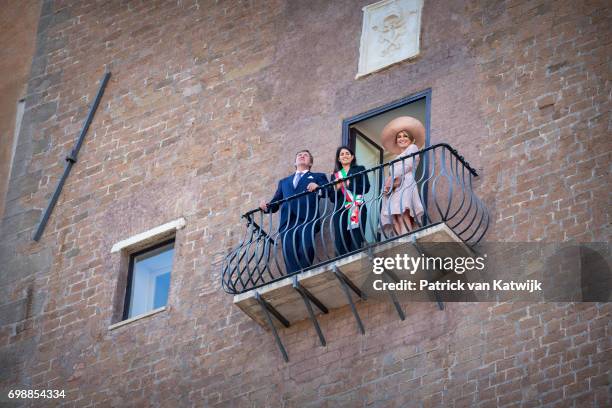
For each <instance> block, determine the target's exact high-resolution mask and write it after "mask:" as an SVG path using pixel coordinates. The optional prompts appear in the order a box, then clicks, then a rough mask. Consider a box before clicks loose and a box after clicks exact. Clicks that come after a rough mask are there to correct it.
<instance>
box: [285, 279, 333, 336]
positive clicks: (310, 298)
mask: <svg viewBox="0 0 612 408" xmlns="http://www.w3.org/2000/svg"><path fill="white" fill-rule="evenodd" d="M293 288H294V289H295V290H296V291H297V292H298V293H299V294H300V296H301V297H302V300H303V301H304V304H305V305H306V310H308V316H309V317H310V321H311V322H312V325H313V326H314V328H315V330H316V331H317V335H318V336H319V340H320V341H321V345H322V346H325V345H326V344H327V343H326V341H325V337H324V336H323V332H322V331H321V327H320V326H319V322H318V321H317V317H316V316H315V314H314V312H313V311H312V305H311V304H310V302H312V303H314V304H315V305H316V306H317V307H318V308H319V310H320V311H321V312H323V313H325V314H327V313H329V310H328V309H327V307H325V305H324V304H323V303H322V302H321V301H320V300H319V299H317V298H316V297H315V296H314V295H313V294H312V293H310V292H309V291H308V289H306V288H305V287H303V286H302V285H301V284H300V282H298V279H297V276H294V277H293Z"/></svg>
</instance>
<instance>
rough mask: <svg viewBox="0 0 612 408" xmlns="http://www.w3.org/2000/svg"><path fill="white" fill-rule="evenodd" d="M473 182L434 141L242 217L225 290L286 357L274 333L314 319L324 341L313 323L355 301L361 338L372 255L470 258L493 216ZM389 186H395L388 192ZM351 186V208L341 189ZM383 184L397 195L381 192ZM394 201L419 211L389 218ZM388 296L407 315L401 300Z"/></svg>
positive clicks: (388, 276) (393, 276)
mask: <svg viewBox="0 0 612 408" xmlns="http://www.w3.org/2000/svg"><path fill="white" fill-rule="evenodd" d="M474 177H477V173H476V171H475V170H474V169H473V168H472V167H471V166H470V165H469V164H468V163H467V162H466V161H465V160H464V159H463V157H461V156H460V155H459V154H458V153H457V151H456V150H454V149H453V148H452V147H451V146H449V145H447V144H437V145H433V146H430V147H428V148H426V149H423V150H421V151H419V152H417V153H415V154H413V155H409V156H406V157H403V158H401V159H397V160H394V161H391V162H388V163H385V164H382V165H380V166H377V167H374V168H370V169H367V170H365V171H362V172H359V173H356V174H353V175H351V176H350V177H347V178H345V179H344V181H343V183H344V185H343V186H341V185H340V184H338V183H329V184H327V185H324V186H320V188H319V189H318V190H317V191H315V192H312V193H308V192H306V193H301V194H297V195H294V196H292V197H289V198H287V199H284V200H281V201H278V202H276V203H270V207H272V208H273V209H276V210H278V211H276V212H274V213H272V212H270V213H265V212H264V211H262V210H260V209H255V210H252V211H249V212H248V213H246V214H244V215H243V216H242V217H243V218H244V220H245V231H244V237H243V239H242V240H241V242H240V243H239V244H238V246H237V247H236V248H234V249H233V250H232V251H231V252H230V253H229V254H228V255H227V256H226V259H225V261H224V263H223V271H222V286H223V289H224V290H225V291H226V292H227V293H229V294H232V295H234V304H235V305H236V306H237V307H239V308H240V309H241V310H242V311H244V313H246V314H247V315H248V316H249V317H251V318H252V319H253V320H254V321H256V322H257V323H258V324H260V325H262V326H263V327H265V328H266V329H269V330H271V331H272V333H273V335H274V337H275V340H276V342H277V344H278V346H279V348H280V350H281V352H282V354H283V357H284V358H285V360H288V356H287V353H286V350H285V349H284V347H283V345H282V342H281V339H280V336H279V332H278V329H279V328H282V327H289V325H291V324H292V323H295V322H298V321H301V320H304V319H310V320H311V321H312V323H313V325H314V326H315V329H316V331H317V334H318V336H319V338H320V342H321V344H323V345H325V343H326V340H325V337H324V335H323V333H322V332H321V329H320V327H319V325H318V323H317V318H316V316H317V315H318V314H320V313H329V312H330V311H331V310H333V309H336V308H339V307H342V306H345V305H349V306H350V308H351V311H352V313H353V315H354V317H355V321H356V324H357V328H358V330H359V331H361V332H362V333H365V329H364V324H363V322H362V320H361V318H360V316H359V313H358V310H357V307H356V303H357V302H359V301H364V300H366V299H367V297H368V296H367V293H366V292H367V290H366V288H367V286H368V278H371V276H372V267H373V261H374V260H375V259H376V258H380V257H394V256H396V255H397V254H406V253H407V254H409V255H410V256H418V255H419V254H426V255H427V256H449V255H450V256H468V255H472V252H471V249H470V248H471V246H473V245H474V244H476V243H478V242H479V241H480V240H481V239H482V237H483V236H484V235H485V233H486V231H487V229H488V226H489V214H488V211H487V209H486V208H485V206H484V204H483V203H482V201H481V200H480V199H479V198H478V197H477V196H476V195H475V194H474V191H473V188H472V182H473V179H474ZM391 180H396V183H395V184H394V185H393V186H392V187H391V184H390V181H391ZM351 183H352V184H353V187H352V189H353V197H354V201H355V203H354V204H352V205H351V203H350V202H347V200H345V199H344V197H345V194H344V193H343V192H344V191H347V190H349V186H350V185H351ZM386 183H387V185H388V186H389V189H390V190H391V191H388V190H387V191H385V184H386ZM343 188H344V190H343ZM417 200H418V202H417ZM398 205H399V213H402V212H403V211H404V210H405V209H411V210H412V211H413V214H414V213H416V212H419V214H418V216H416V217H414V218H412V219H410V220H407V219H406V218H401V217H400V218H399V219H396V222H392V221H393V220H392V217H391V216H390V214H392V213H396V212H398V211H397V210H398V209H397V208H395V209H394V208H392V207H393V206H395V207H397V206H398ZM355 207H358V208H359V211H358V212H355ZM421 208H422V213H420V209H421ZM283 211H285V218H284V219H283V216H282V214H283ZM287 214H289V215H290V216H289V217H286V215H287ZM291 214H292V215H291ZM415 215H416V214H415ZM351 216H353V217H351ZM351 221H352V222H351ZM397 221H399V222H397ZM409 224H411V225H409ZM345 226H346V229H345ZM286 259H289V261H288V262H285V260H286ZM402 273H403V272H402V271H400V270H387V269H385V271H384V272H383V274H382V275H383V277H384V279H385V280H387V281H389V282H393V281H396V282H398V281H399V280H400V279H402V278H403V277H404V276H402ZM442 276H443V273H442V272H439V273H436V272H433V273H432V271H427V272H425V271H421V270H419V271H417V272H416V277H417V278H423V279H428V280H430V281H434V280H436V279H439V278H440V277H442ZM414 277H415V276H414V275H413V278H414ZM390 297H391V299H390V300H391V301H392V302H393V304H394V306H395V309H396V310H397V313H398V315H399V317H400V318H401V319H403V318H404V313H403V310H402V308H401V305H400V303H399V302H398V300H397V299H396V298H395V297H394V295H391V296H390ZM433 300H436V301H437V302H438V305H439V306H440V308H442V307H443V304H442V302H441V301H440V300H439V299H433Z"/></svg>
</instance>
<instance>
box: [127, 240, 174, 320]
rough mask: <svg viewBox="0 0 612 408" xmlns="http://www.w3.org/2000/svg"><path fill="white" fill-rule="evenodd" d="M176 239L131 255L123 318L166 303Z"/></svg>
mask: <svg viewBox="0 0 612 408" xmlns="http://www.w3.org/2000/svg"><path fill="white" fill-rule="evenodd" d="M173 255H174V239H172V240H170V241H165V242H162V243H160V244H158V245H155V246H154V247H151V248H147V249H145V250H143V251H139V252H136V253H134V254H131V255H130V267H129V268H130V269H129V272H128V281H127V287H126V291H125V307H124V309H123V320H125V319H130V318H132V317H136V316H139V315H142V314H144V313H147V312H150V311H151V310H155V309H158V308H160V307H163V306H166V303H167V302H168V293H169V292H170V275H171V273H172V258H173Z"/></svg>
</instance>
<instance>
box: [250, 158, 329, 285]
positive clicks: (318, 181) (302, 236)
mask: <svg viewBox="0 0 612 408" xmlns="http://www.w3.org/2000/svg"><path fill="white" fill-rule="evenodd" d="M312 163H313V157H312V154H310V152H309V151H308V150H301V151H299V152H298V153H297V154H296V155H295V170H296V171H295V173H294V174H291V175H290V176H288V177H285V178H284V179H282V180H280V181H279V182H278V187H277V188H276V192H275V193H274V197H272V200H270V202H269V203H266V202H265V201H263V202H262V203H261V204H260V206H259V208H261V209H262V210H263V211H264V212H265V213H269V212H273V213H275V212H277V211H278V210H279V208H280V210H281V215H280V221H279V234H280V235H279V236H280V239H281V243H282V247H283V257H284V258H285V265H286V267H287V273H288V274H289V273H293V272H296V271H299V270H300V269H304V268H307V267H309V266H310V265H311V264H312V261H313V259H314V243H313V236H314V234H315V233H317V232H318V231H319V222H318V221H317V220H316V219H317V217H318V215H319V211H318V209H319V205H318V199H319V194H316V193H315V191H316V190H317V189H318V188H319V186H322V185H324V184H327V182H328V181H327V176H325V174H323V173H312V172H311V171H310V168H311V167H312ZM306 191H308V192H310V194H305V195H304V196H302V197H300V198H297V199H293V200H288V201H285V202H283V203H281V204H278V203H277V202H278V201H280V200H283V199H285V198H288V197H291V196H293V195H296V194H300V193H303V192H306Z"/></svg>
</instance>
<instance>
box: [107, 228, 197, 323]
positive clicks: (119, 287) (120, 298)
mask: <svg viewBox="0 0 612 408" xmlns="http://www.w3.org/2000/svg"><path fill="white" fill-rule="evenodd" d="M185 225H186V221H185V218H183V217H181V218H178V219H176V220H173V221H170V222H167V223H165V224H163V225H160V226H157V227H155V228H152V229H150V230H147V231H144V232H142V233H139V234H136V235H134V236H131V237H129V238H127V239H124V240H121V241H119V242H117V243H115V244H114V245H113V246H112V248H111V251H110V252H111V254H120V260H119V264H120V265H119V274H118V278H117V281H116V290H115V294H114V295H115V296H114V302H113V306H114V307H113V315H112V318H111V325H110V326H109V330H113V329H116V328H118V327H122V326H125V325H127V324H129V323H132V322H134V321H138V320H141V319H143V318H146V317H149V316H153V315H156V314H158V313H160V312H163V311H165V310H168V309H169V302H170V293H169V294H168V302H166V306H162V307H160V308H157V309H154V310H151V311H148V312H146V313H143V314H141V315H138V316H134V317H132V318H129V319H125V316H126V314H125V311H126V308H127V307H129V300H127V296H128V293H127V289H128V279H129V278H130V275H131V263H132V259H133V257H134V256H135V255H137V254H140V253H143V252H146V251H148V250H153V249H154V248H157V247H159V246H161V245H166V244H168V243H170V241H171V240H172V241H174V243H175V247H174V248H175V249H176V242H177V239H176V238H177V232H178V231H179V230H181V229H183V228H184V227H185ZM175 260H176V252H175V254H174V259H173V270H174V265H175V264H176V263H175ZM171 276H172V275H171Z"/></svg>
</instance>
